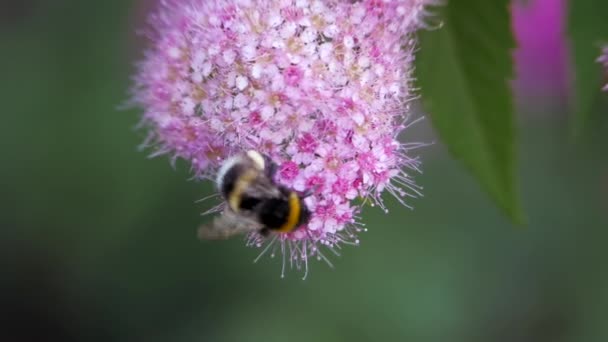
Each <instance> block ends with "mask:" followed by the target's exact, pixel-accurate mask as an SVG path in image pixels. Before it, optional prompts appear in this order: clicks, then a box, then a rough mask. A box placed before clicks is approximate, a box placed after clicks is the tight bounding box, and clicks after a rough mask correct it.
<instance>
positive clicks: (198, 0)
mask: <svg viewBox="0 0 608 342" xmlns="http://www.w3.org/2000/svg"><path fill="white" fill-rule="evenodd" d="M431 2H435V0H358V1H357V0H232V1H231V0H211V1H209V0H165V1H162V2H161V5H160V6H161V7H160V8H159V9H158V10H157V12H156V13H154V14H153V15H151V16H150V26H151V29H150V30H149V32H148V37H149V39H150V44H151V45H150V48H149V49H148V51H147V52H146V54H145V56H144V58H143V60H142V61H141V63H140V64H139V65H138V71H137V74H136V76H135V78H134V79H135V86H134V101H135V103H136V104H137V105H138V106H139V107H141V108H142V109H143V110H144V115H143V122H144V124H145V126H147V127H148V128H149V131H150V136H149V138H148V139H147V140H146V143H147V145H148V146H149V147H151V148H153V149H154V155H160V154H169V155H170V156H171V157H172V158H173V160H175V159H177V158H181V159H185V160H187V161H189V162H190V163H191V166H192V170H193V172H194V174H195V175H196V176H197V177H201V178H210V179H213V178H214V177H215V172H217V169H218V167H219V165H221V163H222V161H223V160H225V159H226V158H228V157H230V156H231V155H234V154H236V153H239V152H241V151H244V150H249V149H253V150H257V151H260V152H261V153H264V154H266V155H268V156H269V157H270V158H271V159H272V160H274V161H275V162H276V164H277V165H278V166H279V168H278V170H277V179H276V181H278V182H280V183H282V184H283V185H285V186H287V187H289V188H292V189H295V190H297V191H310V193H311V195H310V196H309V197H307V198H306V199H305V203H306V205H307V206H308V207H309V209H310V211H311V213H312V216H311V219H310V222H309V223H308V224H307V225H305V226H303V227H301V228H300V229H298V230H296V231H294V232H292V233H287V234H280V235H274V236H273V237H271V238H270V241H266V240H265V238H263V237H262V236H261V235H258V234H255V233H254V234H250V235H249V236H248V244H249V245H251V246H258V247H263V248H264V249H263V252H262V253H261V254H264V253H266V252H268V253H269V254H270V255H274V254H275V253H276V252H277V251H279V252H281V253H282V256H283V261H284V263H283V264H284V265H285V263H287V264H288V265H291V266H294V267H296V268H300V267H303V268H305V269H306V270H307V269H308V259H309V258H311V257H312V258H317V259H320V260H325V261H326V262H328V263H329V259H328V258H327V257H326V256H325V255H324V254H323V252H322V251H321V249H320V247H321V246H325V247H327V248H328V249H329V250H330V251H332V252H335V253H337V249H338V248H339V246H340V245H342V244H350V245H357V244H359V240H358V238H357V235H358V233H359V232H361V231H364V230H365V228H364V227H363V225H362V224H361V223H360V221H359V214H360V211H361V207H362V205H363V204H362V203H371V204H375V205H378V206H380V207H381V208H383V209H386V208H385V206H384V203H383V200H382V197H381V195H382V193H384V192H388V193H390V194H392V195H394V196H395V197H396V198H397V199H398V200H399V201H400V202H401V203H403V204H404V205H407V203H406V201H405V200H406V199H407V198H408V197H415V196H417V195H419V194H420V188H419V187H418V186H417V185H416V184H415V183H414V181H413V179H412V178H411V173H410V171H418V170H419V160H418V159H417V158H416V157H414V156H412V155H411V151H412V150H413V149H415V148H417V147H420V146H422V144H416V143H410V144H404V143H401V142H400V141H399V140H398V135H399V133H400V132H401V131H403V130H404V129H405V128H406V124H407V123H408V122H411V120H410V116H409V115H410V108H409V101H410V100H411V99H412V98H413V97H414V96H415V94H413V92H412V88H411V87H410V82H411V79H412V76H411V71H412V62H413V58H414V57H413V52H414V49H415V41H414V37H413V32H414V31H415V30H417V29H419V28H421V27H423V26H425V25H424V22H423V20H424V16H425V15H426V12H425V8H424V6H425V5H427V4H429V3H431ZM606 58H607V57H603V59H601V61H602V62H603V63H606ZM264 246H265V247H264Z"/></svg>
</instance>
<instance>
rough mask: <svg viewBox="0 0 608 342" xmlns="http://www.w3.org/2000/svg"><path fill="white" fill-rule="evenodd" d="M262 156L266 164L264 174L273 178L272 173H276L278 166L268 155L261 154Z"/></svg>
mask: <svg viewBox="0 0 608 342" xmlns="http://www.w3.org/2000/svg"><path fill="white" fill-rule="evenodd" d="M262 156H264V164H266V166H265V167H264V174H265V175H266V177H268V178H269V179H274V175H275V174H276V173H277V170H278V168H279V166H278V165H277V163H275V162H274V161H273V160H272V159H270V157H269V156H267V155H265V154H263V155H262Z"/></svg>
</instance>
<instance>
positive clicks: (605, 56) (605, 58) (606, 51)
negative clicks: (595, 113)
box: [597, 46, 608, 91]
mask: <svg viewBox="0 0 608 342" xmlns="http://www.w3.org/2000/svg"><path fill="white" fill-rule="evenodd" d="M597 61H598V62H599V63H602V64H603V65H604V70H605V71H604V72H605V73H606V74H608V46H604V48H603V49H602V55H601V56H600V57H599V58H598V59H597ZM603 89H604V90H605V91H608V84H606V85H605V86H604V88H603Z"/></svg>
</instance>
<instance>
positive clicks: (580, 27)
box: [568, 0, 608, 135]
mask: <svg viewBox="0 0 608 342" xmlns="http://www.w3.org/2000/svg"><path fill="white" fill-rule="evenodd" d="M569 4H570V5H569V6H570V8H569V16H568V32H569V34H570V41H571V47H572V60H573V62H574V71H575V74H574V91H575V108H574V111H575V117H574V119H573V131H574V134H575V135H580V134H581V133H582V131H583V130H584V129H585V127H586V126H587V125H588V124H589V120H590V119H591V113H592V110H593V107H594V104H596V101H597V100H598V99H599V97H600V96H601V95H602V92H601V88H602V82H603V78H602V76H603V75H604V74H603V72H602V67H601V65H600V64H599V63H597V62H596V59H597V58H598V57H599V55H600V52H601V49H600V47H601V44H602V43H604V44H606V43H608V1H606V0H572V1H569Z"/></svg>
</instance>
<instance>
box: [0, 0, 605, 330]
mask: <svg viewBox="0 0 608 342" xmlns="http://www.w3.org/2000/svg"><path fill="white" fill-rule="evenodd" d="M150 3H151V2H148V3H147V4H146V3H143V4H142V3H139V4H138V3H136V2H132V1H124V0H107V1H82V0H55V1H44V0H39V1H35V0H27V1H20V2H19V1H13V2H12V3H11V2H10V1H9V2H8V3H2V4H0V39H1V40H0V43H1V44H0V70H1V75H2V77H1V78H0V94H1V97H0V98H1V99H2V102H1V104H2V107H1V108H2V109H1V112H2V126H1V127H2V134H0V148H1V150H0V153H1V154H0V156H1V158H2V159H1V160H2V164H1V167H0V190H1V192H0V202H1V203H2V206H1V208H2V209H1V213H2V214H1V215H0V225H1V229H0V266H1V270H2V271H1V272H2V275H1V277H0V315H1V316H0V341H370V340H389V341H396V340H403V341H405V340H407V341H441V342H445V341H450V342H454V341H467V342H471V341H534V342H539V341H551V342H558V341H577V342H578V341H607V340H608V324H607V323H608V322H607V317H608V270H607V269H606V262H607V261H608V248H606V244H607V242H608V229H606V228H608V214H607V212H608V153H606V146H608V145H607V142H608V126H607V125H606V120H603V121H602V122H598V123H597V124H596V125H595V127H594V129H593V131H592V132H590V133H589V135H588V137H587V138H585V139H584V140H582V141H578V142H573V141H571V140H570V139H569V133H568V132H569V131H568V127H567V119H568V115H569V113H568V112H567V111H566V108H567V106H566V104H567V103H566V100H564V97H563V94H556V95H554V96H555V97H554V98H550V96H549V100H548V99H547V96H546V95H544V97H543V99H542V101H540V105H539V102H535V101H534V98H527V99H526V101H524V102H525V103H520V106H519V107H520V110H519V113H518V120H519V125H520V133H519V143H520V146H519V150H520V165H521V167H520V175H521V183H522V193H523V200H524V204H525V209H526V211H527V214H528V219H529V225H528V226H527V227H525V228H521V227H514V226H512V225H511V224H510V223H509V221H508V220H507V219H506V218H505V217H503V216H502V214H501V213H500V212H499V211H498V210H497V209H496V208H495V207H494V205H493V204H492V203H491V202H490V201H489V200H488V198H487V197H486V195H485V194H484V193H482V192H481V191H480V190H479V187H478V185H477V184H476V183H475V181H474V180H473V179H472V178H471V177H470V176H469V175H468V173H467V172H466V170H464V169H463V168H462V167H461V166H460V165H459V164H458V163H457V162H456V161H454V160H453V159H451V158H450V157H449V156H448V155H447V153H446V152H445V149H444V148H443V147H442V145H441V144H440V143H437V144H435V145H433V146H431V147H428V148H426V149H425V150H424V151H421V153H422V158H423V161H424V174H423V175H420V176H418V177H417V181H418V183H419V184H421V185H423V186H424V188H425V190H424V193H425V197H424V198H423V199H418V200H415V201H414V202H413V203H412V204H414V206H415V210H413V211H410V210H407V209H404V208H402V207H400V206H399V205H397V204H396V203H394V202H392V201H391V200H390V198H389V199H388V200H389V204H390V209H391V213H390V214H389V215H384V214H383V213H382V212H381V211H380V210H378V209H374V208H366V210H365V211H364V215H363V217H364V220H365V222H366V224H367V225H368V227H369V231H368V232H367V233H363V235H362V236H361V240H362V244H361V246H360V247H356V248H355V247H346V248H344V249H343V254H342V256H341V257H333V258H332V261H333V263H334V264H335V268H334V269H330V268H328V267H327V266H326V265H325V264H323V263H321V262H316V261H315V262H312V264H311V265H310V266H311V270H310V273H309V276H308V279H307V280H305V281H302V280H301V279H300V278H301V273H299V272H297V271H292V272H289V273H288V275H287V277H286V278H285V279H281V278H280V264H279V261H278V260H274V259H268V258H264V259H262V261H260V262H259V263H258V264H252V260H253V259H254V258H255V256H257V254H258V250H255V249H250V248H246V247H244V243H243V241H241V240H240V239H235V240H233V241H226V242H217V243H202V242H200V241H198V240H197V239H196V234H195V230H196V227H197V225H198V224H199V223H200V222H201V220H203V219H202V218H201V217H199V213H200V212H201V211H203V210H204V209H205V207H206V205H202V204H196V203H194V201H195V200H197V199H199V198H201V197H204V196H206V195H208V194H209V193H210V192H211V191H212V190H211V187H210V185H209V184H202V183H198V182H194V181H188V179H189V177H190V175H189V174H188V171H187V166H186V165H185V164H183V163H181V164H178V166H177V168H176V170H174V169H172V168H171V167H170V165H169V162H168V161H167V158H164V157H161V158H157V159H147V158H146V153H145V152H141V151H138V150H137V146H138V144H139V143H140V142H141V141H142V139H143V137H144V135H145V132H142V131H137V130H135V129H134V127H135V125H136V124H137V122H138V118H139V112H138V111H136V110H129V111H125V110H118V107H119V106H120V105H121V104H122V103H124V101H125V100H126V99H127V97H128V94H127V91H128V88H129V85H130V80H129V77H130V75H131V74H132V73H133V62H134V61H135V60H136V59H137V58H139V57H140V56H141V49H142V46H143V42H142V40H141V39H140V38H138V37H137V36H136V34H135V30H136V28H138V27H140V28H141V27H142V25H143V23H144V19H143V12H144V11H145V10H146V7H148V6H149V5H150ZM446 81H449V80H446ZM604 109H605V108H604ZM599 110H601V109H598V111H599ZM425 125H426V124H422V125H419V126H415V127H413V128H412V129H411V131H410V132H407V133H406V134H404V137H405V138H407V139H412V140H424V141H433V140H435V139H436V138H434V137H433V136H432V132H431V129H430V128H429V127H428V126H425ZM408 134H410V135H409V136H408ZM207 206H208V205H207Z"/></svg>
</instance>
